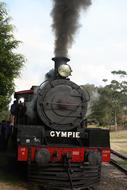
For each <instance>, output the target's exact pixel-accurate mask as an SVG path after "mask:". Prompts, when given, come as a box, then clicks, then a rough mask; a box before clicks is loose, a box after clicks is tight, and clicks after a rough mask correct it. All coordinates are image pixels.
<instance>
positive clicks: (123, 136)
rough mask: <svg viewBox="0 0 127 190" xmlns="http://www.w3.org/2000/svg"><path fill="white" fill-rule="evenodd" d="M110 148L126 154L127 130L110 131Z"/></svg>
mask: <svg viewBox="0 0 127 190" xmlns="http://www.w3.org/2000/svg"><path fill="white" fill-rule="evenodd" d="M110 142H111V148H112V149H113V150H116V151H118V152H120V153H123V154H125V155H127V130H122V131H115V132H111V133H110Z"/></svg>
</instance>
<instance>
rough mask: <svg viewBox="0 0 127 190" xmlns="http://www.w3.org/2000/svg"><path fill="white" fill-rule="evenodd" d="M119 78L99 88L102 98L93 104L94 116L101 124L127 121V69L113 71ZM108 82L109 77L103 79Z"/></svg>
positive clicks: (121, 123)
mask: <svg viewBox="0 0 127 190" xmlns="http://www.w3.org/2000/svg"><path fill="white" fill-rule="evenodd" d="M111 73H112V74H113V75H115V76H116V78H117V80H112V81H111V82H110V84H106V85H105V86H104V87H100V88H98V92H99V94H100V98H99V99H98V101H95V102H94V104H93V106H92V114H91V115H92V117H94V118H96V119H97V120H98V121H99V123H100V124H101V125H111V124H115V126H117V125H118V124H120V125H123V124H125V123H127V82H126V77H127V73H126V72H125V71H121V70H119V71H112V72H111ZM103 81H104V82H105V83H107V81H108V80H107V79H103Z"/></svg>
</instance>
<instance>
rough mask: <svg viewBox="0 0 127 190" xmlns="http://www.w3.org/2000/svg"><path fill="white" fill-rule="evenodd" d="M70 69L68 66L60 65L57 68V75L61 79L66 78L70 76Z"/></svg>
mask: <svg viewBox="0 0 127 190" xmlns="http://www.w3.org/2000/svg"><path fill="white" fill-rule="evenodd" d="M71 72H72V70H71V67H70V65H68V64H62V65H60V66H59V67H58V73H59V75H60V76H61V77H68V76H70V75H71Z"/></svg>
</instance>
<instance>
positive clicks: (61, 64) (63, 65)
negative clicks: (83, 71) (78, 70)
mask: <svg viewBox="0 0 127 190" xmlns="http://www.w3.org/2000/svg"><path fill="white" fill-rule="evenodd" d="M52 60H53V61H54V62H55V76H56V78H59V77H60V76H61V77H67V76H64V74H63V76H62V75H61V74H60V72H61V71H62V70H64V71H65V72H66V74H67V75H68V76H69V75H71V72H72V70H71V67H70V66H69V65H68V64H67V62H69V61H70V59H69V58H67V57H54V58H52ZM61 73H62V72H61ZM66 74H65V75H66Z"/></svg>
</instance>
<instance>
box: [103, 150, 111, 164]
mask: <svg viewBox="0 0 127 190" xmlns="http://www.w3.org/2000/svg"><path fill="white" fill-rule="evenodd" d="M101 152H102V162H110V154H111V151H110V149H109V148H107V149H102V151H101Z"/></svg>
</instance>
